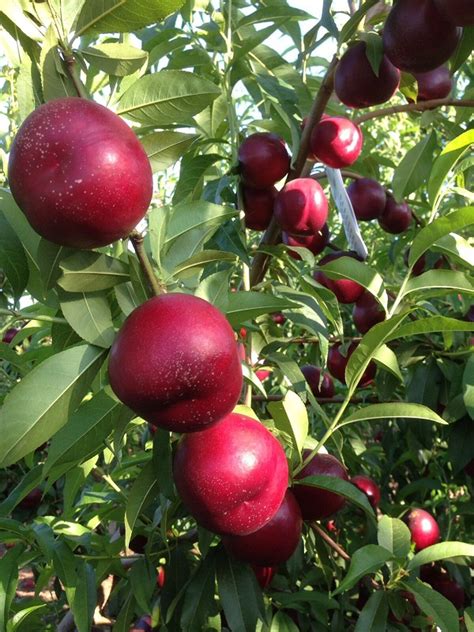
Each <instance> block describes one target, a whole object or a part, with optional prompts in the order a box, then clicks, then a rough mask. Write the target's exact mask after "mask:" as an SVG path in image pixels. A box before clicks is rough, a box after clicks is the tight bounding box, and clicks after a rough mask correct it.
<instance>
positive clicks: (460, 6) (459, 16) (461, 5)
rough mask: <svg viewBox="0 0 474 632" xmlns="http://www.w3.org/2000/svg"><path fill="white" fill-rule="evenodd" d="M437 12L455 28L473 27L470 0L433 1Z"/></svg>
mask: <svg viewBox="0 0 474 632" xmlns="http://www.w3.org/2000/svg"><path fill="white" fill-rule="evenodd" d="M435 5H436V7H437V9H438V10H439V12H440V13H441V14H442V15H443V16H444V17H445V18H447V19H448V20H449V21H450V22H452V23H453V24H455V25H456V26H473V25H474V3H473V2H472V0H435Z"/></svg>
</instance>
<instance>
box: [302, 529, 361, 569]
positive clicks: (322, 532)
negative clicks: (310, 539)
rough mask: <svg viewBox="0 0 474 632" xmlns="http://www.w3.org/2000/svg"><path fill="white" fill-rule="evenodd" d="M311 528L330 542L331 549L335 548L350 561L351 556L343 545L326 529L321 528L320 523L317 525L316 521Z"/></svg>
mask: <svg viewBox="0 0 474 632" xmlns="http://www.w3.org/2000/svg"><path fill="white" fill-rule="evenodd" d="M311 529H312V530H313V531H314V532H315V533H317V534H318V535H319V536H320V537H321V538H322V539H323V540H324V541H325V542H326V544H329V546H330V547H331V549H334V551H336V553H337V554H338V555H340V556H341V557H342V559H343V560H346V561H347V562H350V559H351V556H350V555H349V554H348V553H346V552H345V551H344V549H343V548H342V546H339V544H338V543H337V542H334V540H333V539H332V538H331V536H329V535H328V534H327V533H326V531H324V529H321V527H320V526H319V525H317V524H316V523H315V522H312V523H311Z"/></svg>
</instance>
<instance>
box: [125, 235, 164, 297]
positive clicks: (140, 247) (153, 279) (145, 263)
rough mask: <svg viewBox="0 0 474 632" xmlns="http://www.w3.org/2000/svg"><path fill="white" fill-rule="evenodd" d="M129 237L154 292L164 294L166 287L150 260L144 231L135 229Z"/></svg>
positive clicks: (156, 294)
mask: <svg viewBox="0 0 474 632" xmlns="http://www.w3.org/2000/svg"><path fill="white" fill-rule="evenodd" d="M129 237H130V241H131V242H132V245H133V247H134V249H135V252H136V254H137V257H138V261H139V262H140V265H141V267H142V270H143V272H144V274H145V276H146V278H147V281H148V283H149V284H150V287H151V289H152V290H153V294H155V296H159V295H160V294H164V293H165V292H166V287H165V285H164V284H163V283H162V282H161V281H160V280H159V279H158V277H157V276H156V274H155V271H154V270H153V267H152V265H151V263H150V260H149V259H148V255H147V254H146V250H145V246H144V241H145V237H144V235H142V233H140V232H139V231H138V230H134V231H132V232H131V233H130V235H129Z"/></svg>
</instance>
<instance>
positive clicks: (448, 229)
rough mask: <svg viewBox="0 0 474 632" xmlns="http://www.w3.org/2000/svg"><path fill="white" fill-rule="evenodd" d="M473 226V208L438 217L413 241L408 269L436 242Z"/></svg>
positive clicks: (469, 207)
mask: <svg viewBox="0 0 474 632" xmlns="http://www.w3.org/2000/svg"><path fill="white" fill-rule="evenodd" d="M471 224H474V206H468V207H466V208H462V209H459V210H457V211H453V212H452V213H449V215H445V216H443V217H438V218H437V219H435V220H434V221H433V222H431V224H428V226H425V227H424V228H422V229H421V230H420V231H419V232H418V233H417V235H416V237H415V239H414V240H413V244H412V245H411V248H410V253H409V255H408V265H409V266H410V268H411V267H412V266H413V265H414V264H415V263H416V262H417V261H418V259H419V258H420V257H421V256H422V255H423V254H424V253H425V252H426V251H427V250H429V249H430V248H431V246H433V245H434V244H436V242H437V241H438V240H439V239H441V238H442V237H445V236H446V235H449V234H450V233H454V232H456V231H459V230H462V229H463V228H466V227H467V226H470V225H471Z"/></svg>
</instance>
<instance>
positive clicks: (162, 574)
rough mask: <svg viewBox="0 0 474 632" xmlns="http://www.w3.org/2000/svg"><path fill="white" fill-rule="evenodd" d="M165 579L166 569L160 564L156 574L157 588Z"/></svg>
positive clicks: (161, 585) (163, 583)
mask: <svg viewBox="0 0 474 632" xmlns="http://www.w3.org/2000/svg"><path fill="white" fill-rule="evenodd" d="M165 581H166V571H165V567H164V566H160V567H159V569H158V573H157V575H156V584H157V586H158V588H163V586H164V585H165Z"/></svg>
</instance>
